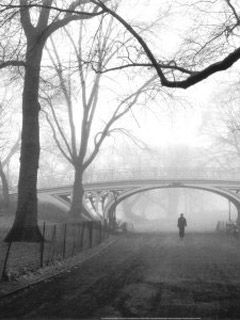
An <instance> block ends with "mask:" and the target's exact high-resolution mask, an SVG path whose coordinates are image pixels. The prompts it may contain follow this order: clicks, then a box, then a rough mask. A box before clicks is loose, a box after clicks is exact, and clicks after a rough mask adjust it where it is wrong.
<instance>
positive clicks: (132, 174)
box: [38, 167, 240, 223]
mask: <svg viewBox="0 0 240 320" xmlns="http://www.w3.org/2000/svg"><path fill="white" fill-rule="evenodd" d="M166 188H188V189H197V190H205V191H209V192H212V193H215V194H218V195H220V196H222V197H224V198H226V199H227V200H228V201H229V202H230V203H233V204H234V205H235V207H236V209H237V212H238V221H240V168H236V169H231V170H219V169H213V168H208V169H204V170H203V169H193V168H192V169H191V168H159V167H158V168H148V169H147V170H143V169H141V170H133V169H126V168H125V169H118V170H111V171H110V170H106V171H99V170H98V171H96V172H93V171H92V172H91V174H88V175H87V176H86V178H85V181H84V189H85V194H84V206H85V208H86V209H87V210H86V212H88V214H87V213H85V218H86V219H101V220H104V219H106V220H107V221H108V222H109V223H111V222H113V221H115V218H116V217H115V211H116V210H115V209H116V207H117V205H118V204H119V203H120V202H121V201H123V200H124V199H126V198H128V197H130V196H132V195H134V194H137V193H140V192H144V191H149V190H154V189H166ZM71 192H72V186H71V185H68V186H62V187H55V188H48V189H46V188H44V189H39V190H38V197H39V199H40V200H42V201H45V202H51V203H54V204H55V205H57V206H59V207H61V208H62V209H64V210H66V211H68V210H69V208H70V204H71ZM238 193H239V194H238Z"/></svg>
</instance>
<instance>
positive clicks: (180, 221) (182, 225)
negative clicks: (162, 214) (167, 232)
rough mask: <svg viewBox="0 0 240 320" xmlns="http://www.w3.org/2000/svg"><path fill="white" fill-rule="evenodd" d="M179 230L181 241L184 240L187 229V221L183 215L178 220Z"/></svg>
mask: <svg viewBox="0 0 240 320" xmlns="http://www.w3.org/2000/svg"><path fill="white" fill-rule="evenodd" d="M177 226H178V229H179V237H180V239H183V237H184V234H185V227H186V226H187V220H186V218H185V217H184V216H183V213H181V214H180V217H179V218H178V224H177Z"/></svg>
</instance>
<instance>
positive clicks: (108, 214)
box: [105, 183, 240, 223]
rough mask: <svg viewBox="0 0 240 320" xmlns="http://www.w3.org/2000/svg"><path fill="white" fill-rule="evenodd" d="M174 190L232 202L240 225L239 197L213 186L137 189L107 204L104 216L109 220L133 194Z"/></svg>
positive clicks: (156, 186)
mask: <svg viewBox="0 0 240 320" xmlns="http://www.w3.org/2000/svg"><path fill="white" fill-rule="evenodd" d="M176 188H184V189H195V190H203V191H208V192H211V193H214V194H217V195H220V196H222V197H223V198H225V199H227V200H229V201H230V202H232V203H233V204H234V205H235V207H236V209H237V216H238V218H237V221H238V223H240V197H239V196H238V195H237V194H235V193H233V192H231V191H229V190H224V189H221V188H217V187H213V186H205V185H191V184H177V183H176V184H172V185H165V184H159V185H154V186H144V187H137V188H134V189H132V190H129V191H126V192H123V193H121V194H120V195H119V196H118V197H117V199H115V200H112V201H111V202H109V203H108V205H107V206H106V208H105V216H106V217H109V219H111V217H112V216H113V214H114V212H115V209H116V208H117V206H118V205H119V204H120V203H121V202H122V201H123V200H125V199H127V198H129V197H131V196H133V195H135V194H138V193H142V192H145V191H151V190H157V189H176Z"/></svg>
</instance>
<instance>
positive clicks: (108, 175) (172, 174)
mask: <svg viewBox="0 0 240 320" xmlns="http://www.w3.org/2000/svg"><path fill="white" fill-rule="evenodd" d="M141 179H143V180H146V179H153V180H161V179H173V180H175V179H196V180H199V179H209V180H239V181H240V168H234V169H229V170H223V169H216V168H205V169H202V168H201V169H199V168H187V167H186V168H177V167H169V168H163V167H151V168H144V169H139V168H116V169H110V170H94V171H88V172H87V173H86V175H85V177H84V181H85V182H97V181H118V180H141Z"/></svg>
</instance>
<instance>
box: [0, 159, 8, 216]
mask: <svg viewBox="0 0 240 320" xmlns="http://www.w3.org/2000/svg"><path fill="white" fill-rule="evenodd" d="M0 177H1V181H2V196H3V209H6V210H7V209H8V207H9V188H8V181H7V178H6V175H5V173H4V171H3V167H2V163H1V161H0Z"/></svg>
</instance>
